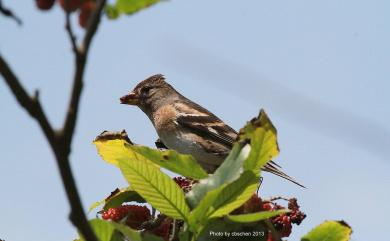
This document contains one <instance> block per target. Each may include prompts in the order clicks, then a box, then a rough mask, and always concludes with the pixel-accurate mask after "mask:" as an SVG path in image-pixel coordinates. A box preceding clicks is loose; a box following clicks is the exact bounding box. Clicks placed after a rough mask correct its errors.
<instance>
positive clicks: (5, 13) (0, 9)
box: [0, 0, 23, 25]
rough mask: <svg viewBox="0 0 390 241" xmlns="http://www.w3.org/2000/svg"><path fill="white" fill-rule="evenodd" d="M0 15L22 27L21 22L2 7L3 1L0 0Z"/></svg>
mask: <svg viewBox="0 0 390 241" xmlns="http://www.w3.org/2000/svg"><path fill="white" fill-rule="evenodd" d="M0 13H1V14H3V15H4V16H6V17H9V18H12V19H14V20H15V21H16V22H17V23H18V24H19V25H22V24H23V22H22V20H21V19H20V18H19V17H18V16H16V15H15V14H14V13H13V12H12V11H11V10H10V9H8V8H6V7H4V6H3V1H2V0H0Z"/></svg>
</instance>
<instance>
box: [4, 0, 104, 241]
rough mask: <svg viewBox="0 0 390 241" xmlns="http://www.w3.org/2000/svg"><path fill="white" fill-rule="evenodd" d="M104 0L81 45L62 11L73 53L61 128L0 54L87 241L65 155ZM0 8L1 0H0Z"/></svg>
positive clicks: (88, 231)
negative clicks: (39, 131)
mask: <svg viewBox="0 0 390 241" xmlns="http://www.w3.org/2000/svg"><path fill="white" fill-rule="evenodd" d="M105 3H106V0H98V5H97V6H98V7H97V9H96V10H95V11H94V13H93V14H92V17H91V19H90V20H89V24H88V27H87V30H86V34H85V38H84V41H83V45H82V47H81V48H77V42H76V37H75V35H74V33H73V30H72V28H71V24H70V16H69V13H67V14H66V25H65V27H66V30H67V32H68V35H69V37H70V41H71V45H72V49H73V52H74V54H75V68H76V69H75V74H74V79H73V86H72V93H71V97H70V102H69V105H68V110H67V114H66V118H65V122H64V125H63V128H62V129H61V131H55V130H54V129H53V128H52V126H51V125H50V123H49V121H48V119H47V117H46V115H45V113H44V111H43V109H42V106H41V104H40V102H39V99H38V97H39V93H38V91H36V94H35V96H33V97H31V96H29V95H28V94H27V91H26V90H25V88H24V87H23V86H22V85H21V83H20V81H19V80H18V78H17V77H16V75H15V74H14V73H13V71H12V70H11V68H10V67H9V66H8V64H7V63H6V61H5V60H4V59H3V58H2V56H1V54H0V73H1V75H2V76H3V78H4V79H5V82H6V83H7V85H8V87H9V88H10V90H11V92H12V93H13V94H14V96H15V98H16V99H17V101H18V102H19V104H20V105H21V106H22V107H23V108H24V109H25V110H26V111H27V112H28V113H29V114H30V115H31V116H32V117H33V118H34V119H36V120H37V122H38V123H39V125H40V127H41V129H42V131H43V132H44V134H45V136H46V138H47V140H48V141H49V143H50V146H51V148H52V150H53V152H54V154H55V157H56V161H57V166H58V168H59V171H60V174H61V179H62V182H63V185H64V188H65V191H66V194H67V197H68V201H69V204H70V206H71V212H70V216H69V218H70V220H71V222H72V223H73V225H74V226H76V227H77V229H78V230H79V232H80V233H81V235H82V236H83V237H84V239H85V240H87V241H97V240H98V239H97V238H96V235H95V233H94V232H93V230H92V228H91V226H90V225H89V223H88V220H87V218H86V216H85V214H84V209H83V206H82V204H81V200H80V196H79V194H78V190H77V187H76V183H75V181H74V177H73V173H72V170H71V167H70V162H69V154H70V147H71V142H72V137H73V134H74V130H75V125H76V119H77V112H78V107H79V103H80V96H81V92H82V87H83V76H84V72H85V65H86V60H87V55H88V51H89V47H90V44H91V41H92V39H93V37H94V35H95V33H96V31H97V29H98V25H99V22H100V17H101V13H102V10H103V8H104V6H105ZM0 7H1V0H0Z"/></svg>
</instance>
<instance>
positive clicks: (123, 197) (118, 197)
mask: <svg viewBox="0 0 390 241" xmlns="http://www.w3.org/2000/svg"><path fill="white" fill-rule="evenodd" d="M104 201H105V204H104V206H103V210H107V209H109V208H114V207H118V206H120V205H122V203H125V202H138V203H144V202H145V199H143V198H142V197H141V196H140V195H139V194H138V193H137V192H136V191H135V190H134V189H133V188H132V187H131V186H130V187H127V188H125V189H122V190H120V191H119V192H118V193H116V194H115V195H113V196H110V197H108V198H106V199H105V200H104Z"/></svg>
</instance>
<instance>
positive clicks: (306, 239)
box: [301, 221, 352, 241]
mask: <svg viewBox="0 0 390 241" xmlns="http://www.w3.org/2000/svg"><path fill="white" fill-rule="evenodd" d="M351 233H352V229H351V227H350V226H349V225H348V224H347V223H346V222H344V221H325V222H323V223H322V224H320V225H319V226H317V227H315V228H314V229H313V230H311V231H310V232H309V233H308V234H306V235H305V236H303V237H302V239H301V240H302V241H348V240H350V238H351Z"/></svg>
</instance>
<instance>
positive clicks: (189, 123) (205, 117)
mask: <svg viewBox="0 0 390 241" xmlns="http://www.w3.org/2000/svg"><path fill="white" fill-rule="evenodd" d="M188 107H190V108H188ZM175 108H176V109H178V111H179V112H180V113H182V114H180V115H178V117H177V118H176V122H177V123H178V124H179V125H181V126H183V127H186V128H189V129H191V130H193V131H194V132H195V133H197V134H198V135H200V136H202V137H204V138H206V139H212V140H214V141H216V142H218V143H219V144H222V145H224V146H227V147H229V148H231V147H232V146H233V142H234V141H235V140H236V138H237V132H236V131H235V130H234V129H233V128H231V127H230V126H228V125H226V124H225V123H224V122H223V121H222V120H221V119H219V118H218V117H216V116H215V115H214V114H212V113H211V112H209V111H208V110H206V109H204V108H203V107H201V106H200V105H197V104H195V103H193V102H191V101H188V102H186V103H180V102H178V103H175Z"/></svg>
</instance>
